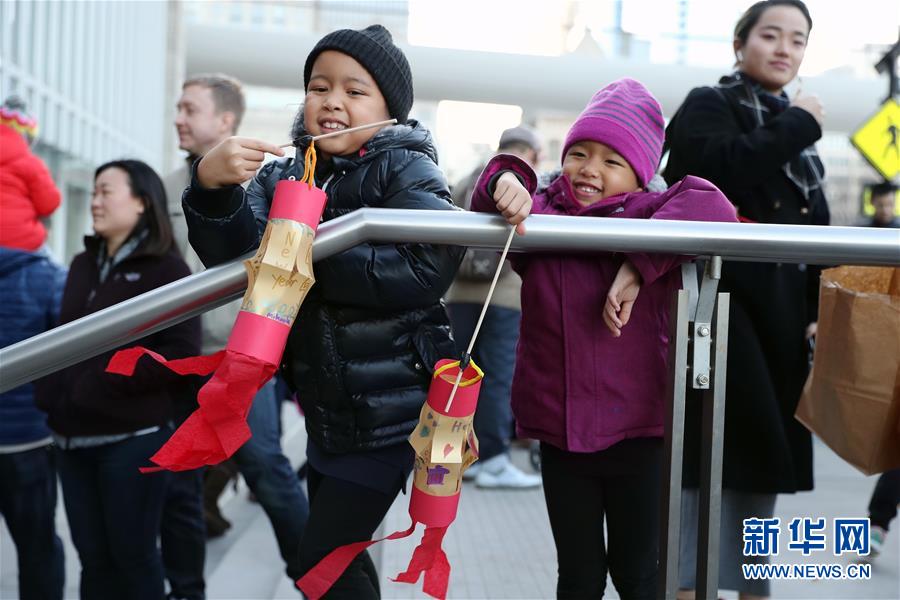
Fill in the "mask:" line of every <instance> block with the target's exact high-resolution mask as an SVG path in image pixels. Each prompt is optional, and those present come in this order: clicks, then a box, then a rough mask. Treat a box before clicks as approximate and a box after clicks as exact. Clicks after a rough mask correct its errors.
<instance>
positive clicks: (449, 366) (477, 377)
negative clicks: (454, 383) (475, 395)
mask: <svg viewBox="0 0 900 600" xmlns="http://www.w3.org/2000/svg"><path fill="white" fill-rule="evenodd" d="M469 364H470V365H472V368H473V369H475V373H477V375H475V377H473V378H472V379H466V380H465V381H460V382H459V387H466V386H470V385H474V384H476V383H478V382H479V381H481V380H482V379H483V378H484V371H482V370H481V367H479V366H478V365H476V364H475V361H474V360H471V361H469ZM458 366H459V361H458V360H455V361H453V362H449V363H447V364H445V365H443V366H441V367H439V368H437V369H435V371H434V376H433V379H437V378H438V376H439V375H442V374H443V373H444V371H447V370H449V369H452V368H453V367H458Z"/></svg>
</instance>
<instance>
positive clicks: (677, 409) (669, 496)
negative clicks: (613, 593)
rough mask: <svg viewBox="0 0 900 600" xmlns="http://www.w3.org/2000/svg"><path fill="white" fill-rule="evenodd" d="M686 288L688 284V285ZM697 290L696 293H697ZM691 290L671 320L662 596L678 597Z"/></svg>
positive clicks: (680, 297)
mask: <svg viewBox="0 0 900 600" xmlns="http://www.w3.org/2000/svg"><path fill="white" fill-rule="evenodd" d="M685 266H686V267H689V272H688V271H682V272H683V273H684V276H685V281H686V282H687V281H688V277H690V278H691V279H693V281H694V288H696V286H697V276H696V273H694V265H693V263H686V265H685ZM685 287H688V286H687V285H685ZM695 293H696V292H695ZM690 305H691V291H690V289H682V290H679V291H678V293H677V294H676V295H675V298H674V300H673V303H672V311H671V313H670V314H671V317H670V318H671V322H670V323H669V373H670V375H669V382H668V390H667V393H666V398H667V402H666V412H665V421H664V426H665V429H664V434H663V468H665V469H666V472H667V473H668V476H667V477H664V478H663V482H662V489H661V491H662V493H661V494H660V499H661V501H662V502H661V506H660V510H661V515H660V521H659V525H660V527H659V565H660V570H661V573H660V575H661V577H660V578H659V593H658V595H659V597H661V598H666V599H667V600H668V599H673V598H675V594H676V593H677V592H678V559H679V554H680V549H681V538H680V535H681V466H682V462H683V459H684V399H685V391H686V389H687V357H688V325H689V321H690V318H689V310H690Z"/></svg>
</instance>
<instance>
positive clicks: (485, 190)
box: [472, 154, 537, 213]
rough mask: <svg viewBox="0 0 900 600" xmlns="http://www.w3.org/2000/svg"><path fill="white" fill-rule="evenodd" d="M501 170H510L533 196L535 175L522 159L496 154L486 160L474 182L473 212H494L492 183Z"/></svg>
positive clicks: (495, 210)
mask: <svg viewBox="0 0 900 600" xmlns="http://www.w3.org/2000/svg"><path fill="white" fill-rule="evenodd" d="M503 171H512V172H513V173H515V174H516V175H517V176H518V177H519V179H520V180H521V181H522V183H523V185H524V186H525V188H526V189H527V190H528V193H529V194H531V195H532V196H534V192H535V191H536V190H537V175H535V173H534V170H533V169H532V168H531V167H530V166H528V163H526V162H525V161H524V160H522V159H521V158H519V157H518V156H513V155H512V154H498V155H497V156H495V157H493V158H492V159H491V160H490V161H488V164H487V166H486V167H485V168H484V171H482V172H481V176H480V177H479V178H478V182H477V183H476V184H475V190H474V191H473V192H472V210H473V211H475V212H489V213H496V212H497V206H496V204H495V203H494V189H493V188H494V184H495V183H496V179H497V177H499V176H500V175H501V174H502V173H503Z"/></svg>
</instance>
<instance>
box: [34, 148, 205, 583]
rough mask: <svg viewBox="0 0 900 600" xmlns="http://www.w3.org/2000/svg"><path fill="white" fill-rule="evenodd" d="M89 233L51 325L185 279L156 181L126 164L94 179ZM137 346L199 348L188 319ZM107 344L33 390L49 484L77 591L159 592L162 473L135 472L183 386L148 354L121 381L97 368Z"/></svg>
mask: <svg viewBox="0 0 900 600" xmlns="http://www.w3.org/2000/svg"><path fill="white" fill-rule="evenodd" d="M91 215H92V217H93V228H94V233H95V235H93V236H89V237H86V238H85V246H86V251H85V252H83V253H81V254H79V255H78V256H76V257H75V259H74V260H73V261H72V265H71V267H70V269H69V276H68V279H67V280H66V287H65V291H64V293H63V299H62V308H61V314H60V321H61V323H67V322H69V321H74V320H75V319H78V318H80V317H83V316H85V315H88V314H91V313H93V312H96V311H98V310H101V309H104V308H106V307H108V306H112V305H113V304H117V303H119V302H122V301H124V300H127V299H129V298H132V297H134V296H137V295H139V294H143V293H144V292H148V291H150V290H152V289H154V288H157V287H159V286H162V285H165V284H167V283H170V282H172V281H175V280H176V279H180V278H182V277H185V276H186V275H189V274H190V271H189V270H188V268H187V265H185V263H184V261H183V260H182V259H181V257H180V256H179V255H178V251H177V249H176V248H175V245H174V244H173V243H172V227H171V225H170V223H169V217H168V213H167V210H166V196H165V191H164V189H163V184H162V181H161V180H160V179H159V176H158V175H157V174H156V173H155V172H154V171H153V169H151V168H150V167H149V166H147V165H146V164H144V163H142V162H140V161H136V160H121V161H114V162H110V163H107V164H104V165H102V166H100V167H99V168H98V169H97V171H96V172H95V174H94V194H93V197H92V200H91ZM141 344H142V345H143V346H146V347H147V348H150V349H151V350H154V351H156V352H159V353H160V354H163V355H165V356H167V357H172V358H179V357H185V356H192V355H196V354H197V353H199V351H200V328H199V322H198V320H197V319H193V320H191V321H186V322H184V323H181V324H179V325H175V326H173V327H170V328H169V329H166V330H163V331H160V332H159V333H155V334H152V335H150V336H148V337H146V338H144V339H143V340H141ZM115 352H116V350H110V351H109V352H105V353H103V354H100V355H99V356H95V357H94V358H91V359H88V360H86V361H84V362H81V363H79V364H77V365H74V366H72V367H69V368H67V369H64V370H63V371H60V372H58V373H55V374H53V375H51V376H49V377H47V378H45V379H44V380H43V381H41V382H40V384H39V386H38V403H39V405H40V406H41V408H43V409H44V410H45V411H46V412H47V413H48V417H49V418H48V424H49V426H50V428H51V429H52V431H53V434H54V438H55V440H56V443H57V445H58V446H59V449H60V452H59V456H60V464H59V466H60V480H61V481H62V488H63V497H64V500H65V506H66V515H67V516H68V520H69V526H70V528H71V532H72V540H73V542H74V544H75V547H76V549H77V550H78V556H79V558H80V560H81V585H80V589H81V598H82V599H84V600H94V599H106V598H109V599H116V600H119V599H121V598H130V599H147V600H151V599H152V600H159V599H161V598H162V597H163V596H164V593H165V592H164V587H163V568H162V562H161V559H160V555H159V550H158V549H157V545H156V540H157V536H158V534H159V525H160V518H161V514H162V506H163V497H164V493H165V489H166V484H167V481H168V476H169V474H168V473H166V472H160V473H152V474H147V475H142V474H141V473H140V472H139V471H138V468H139V467H142V466H146V465H147V464H148V463H147V459H148V458H149V457H150V456H151V455H152V454H153V453H154V452H156V450H158V449H159V447H160V446H161V445H162V444H163V442H165V440H166V439H167V438H168V436H169V435H170V434H171V431H172V429H171V425H170V420H171V418H172V409H173V402H174V401H175V399H176V397H177V396H179V395H180V394H182V393H183V389H182V386H184V385H186V383H185V381H184V380H180V379H179V378H178V377H177V376H174V375H173V374H171V373H170V372H167V369H164V368H159V366H158V365H157V364H156V363H154V362H153V361H152V360H146V359H145V360H143V361H142V362H141V364H140V365H139V366H138V368H137V370H136V371H135V374H134V376H133V377H125V376H121V375H113V374H109V373H106V372H105V369H106V365H107V363H108V362H109V359H110V357H111V356H112V355H113V354H114V353H115Z"/></svg>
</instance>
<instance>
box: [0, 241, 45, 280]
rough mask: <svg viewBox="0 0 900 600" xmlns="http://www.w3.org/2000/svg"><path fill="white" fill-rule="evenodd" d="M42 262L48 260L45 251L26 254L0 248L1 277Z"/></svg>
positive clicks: (21, 251)
mask: <svg viewBox="0 0 900 600" xmlns="http://www.w3.org/2000/svg"><path fill="white" fill-rule="evenodd" d="M42 260H47V255H46V254H45V253H44V252H43V251H38V252H25V251H24V250H14V249H13V248H0V277H5V276H6V275H9V274H10V273H14V272H15V271H18V270H19V269H22V268H25V267H26V266H28V265H30V264H32V263H36V262H40V261H42Z"/></svg>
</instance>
